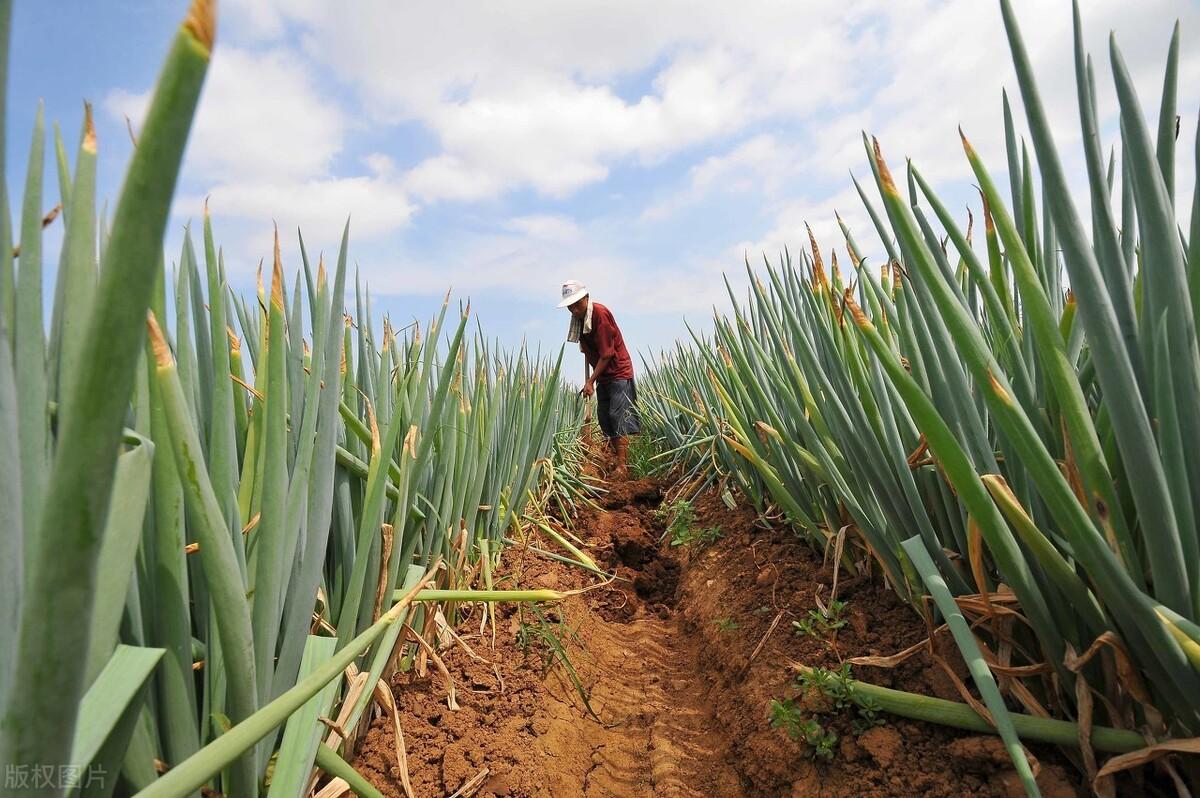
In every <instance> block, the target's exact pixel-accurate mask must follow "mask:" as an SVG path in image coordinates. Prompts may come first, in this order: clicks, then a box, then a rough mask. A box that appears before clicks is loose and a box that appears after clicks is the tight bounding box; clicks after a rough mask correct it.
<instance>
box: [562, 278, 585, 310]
mask: <svg viewBox="0 0 1200 798" xmlns="http://www.w3.org/2000/svg"><path fill="white" fill-rule="evenodd" d="M587 295H588V290H587V286H586V285H584V284H583V283H581V282H579V281H578V280H567V281H566V282H565V283H563V284H562V302H559V303H558V306H559V307H560V308H565V307H566V306H567V305H573V304H575V303H576V302H578V301H579V300H581V299H583V298H584V297H585V296H587Z"/></svg>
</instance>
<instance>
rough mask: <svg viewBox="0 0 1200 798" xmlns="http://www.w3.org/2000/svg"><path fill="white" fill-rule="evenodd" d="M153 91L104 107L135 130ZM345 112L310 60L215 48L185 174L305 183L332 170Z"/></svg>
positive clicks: (285, 53) (284, 52) (118, 95)
mask: <svg viewBox="0 0 1200 798" xmlns="http://www.w3.org/2000/svg"><path fill="white" fill-rule="evenodd" d="M148 104H149V93H148V92H147V93H141V94H133V93H130V92H128V91H124V90H117V91H114V92H113V93H111V94H110V95H109V97H108V100H107V102H106V106H107V107H108V109H109V110H110V111H111V112H112V113H113V114H114V115H115V116H117V117H118V118H119V117H120V116H121V115H128V116H129V117H130V118H131V119H132V120H133V121H134V126H135V129H136V128H137V127H139V126H140V120H141V119H142V117H143V116H144V115H145V111H146V107H147V105H148ZM346 128H347V122H346V119H345V117H344V115H343V112H342V111H341V110H340V109H339V108H338V105H337V104H336V103H335V102H332V101H331V99H330V98H329V97H326V96H323V95H322V94H321V93H320V92H319V91H318V90H317V88H316V85H315V78H314V76H313V75H312V70H311V65H310V63H309V61H308V59H306V58H304V57H302V56H301V55H300V54H299V53H297V52H295V51H293V50H288V49H286V48H278V49H271V50H266V51H259V52H252V51H247V50H242V49H238V48H236V47H218V48H216V49H215V50H214V53H213V63H212V67H211V69H210V72H209V76H208V78H207V80H206V82H205V86H204V93H203V94H202V96H201V101H200V107H199V111H198V112H197V115H196V121H195V124H194V126H193V128H192V132H191V136H190V139H189V146H188V161H187V166H188V172H189V174H191V175H204V176H205V177H206V178H209V179H216V180H232V179H236V180H272V179H278V178H288V179H297V178H299V179H303V178H308V177H314V176H322V175H325V174H327V173H328V170H329V167H330V164H331V162H332V160H333V158H334V157H335V156H336V155H337V154H338V152H339V151H340V150H341V148H342V144H343V140H344V137H345V133H346Z"/></svg>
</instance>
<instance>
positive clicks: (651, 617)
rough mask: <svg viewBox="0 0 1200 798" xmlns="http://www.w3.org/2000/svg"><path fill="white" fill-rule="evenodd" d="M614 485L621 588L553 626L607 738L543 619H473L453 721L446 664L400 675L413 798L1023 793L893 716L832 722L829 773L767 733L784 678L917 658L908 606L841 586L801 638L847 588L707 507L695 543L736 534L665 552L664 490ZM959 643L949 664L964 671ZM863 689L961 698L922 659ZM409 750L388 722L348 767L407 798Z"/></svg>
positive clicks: (574, 608)
mask: <svg viewBox="0 0 1200 798" xmlns="http://www.w3.org/2000/svg"><path fill="white" fill-rule="evenodd" d="M608 488H609V492H608V493H607V494H606V495H605V496H604V497H603V500H602V502H601V504H602V505H603V509H602V510H601V511H599V512H596V511H588V512H585V513H583V514H582V516H581V517H580V518H579V519H577V521H576V527H575V529H576V532H577V534H579V536H580V537H581V538H583V539H584V540H585V541H586V543H587V544H588V547H589V550H590V551H591V553H592V556H593V557H595V559H596V560H597V561H598V562H600V563H602V564H603V565H604V566H605V567H607V568H608V569H610V570H611V571H614V572H615V573H616V575H617V577H618V579H617V580H616V581H614V582H613V583H611V584H610V585H608V586H605V587H601V588H595V589H592V590H588V591H586V592H583V593H581V594H578V595H573V596H571V597H570V598H569V599H568V600H567V601H565V602H563V603H562V604H561V605H560V606H558V607H554V608H551V609H549V610H548V612H547V614H548V615H549V616H550V617H551V619H552V620H555V619H561V620H562V621H563V622H565V624H566V625H568V626H569V627H570V628H571V629H572V630H574V632H573V635H574V636H573V637H572V636H570V635H568V640H567V641H566V645H567V652H568V655H569V657H570V660H571V663H572V665H573V666H574V668H575V670H576V672H577V673H578V677H579V679H580V680H581V682H582V684H583V686H584V688H585V690H586V692H587V694H588V695H589V697H590V705H591V707H592V709H594V711H595V713H596V715H598V716H599V721H597V720H596V719H595V718H593V717H591V716H590V715H589V714H588V712H587V709H586V707H585V706H584V702H583V701H582V699H581V697H580V695H579V693H578V692H577V690H576V689H575V687H574V685H573V683H572V681H571V680H570V679H569V677H568V673H567V671H566V669H565V668H564V667H563V666H562V665H561V664H556V665H554V666H552V667H551V668H549V669H548V670H546V671H544V670H543V662H544V658H545V655H546V649H545V647H544V646H540V645H530V646H527V647H526V648H525V649H522V648H521V647H520V646H518V644H517V640H518V633H519V631H520V629H521V620H522V618H524V619H525V620H526V621H530V620H532V616H531V615H530V614H529V612H528V611H527V610H526V611H524V612H521V611H518V610H517V609H516V608H514V607H499V608H498V610H497V616H498V617H497V624H496V629H495V635H494V637H495V642H494V646H493V642H492V637H493V632H492V629H491V628H490V627H489V629H488V630H487V631H486V632H485V633H484V634H483V635H482V636H481V635H480V619H479V616H478V614H476V615H474V616H472V617H470V618H468V619H467V620H465V621H464V622H463V623H461V624H460V625H459V627H458V633H459V635H460V636H461V637H462V638H463V640H464V641H465V642H466V644H467V645H469V646H470V647H471V649H473V651H474V652H475V654H476V655H477V656H478V657H480V659H476V658H473V657H472V656H471V655H470V654H469V653H468V652H467V651H466V650H465V648H464V647H463V646H460V645H452V646H451V647H450V648H447V649H445V650H444V651H442V657H443V659H444V661H445V663H446V666H447V668H448V669H449V672H450V674H451V676H452V678H453V680H454V683H455V685H456V688H457V698H458V703H459V705H460V708H459V709H458V710H456V711H451V710H450V709H448V708H447V701H446V695H447V691H446V684H445V679H444V677H442V676H440V675H439V674H438V672H437V671H436V669H434V668H433V667H430V669H429V675H428V676H427V677H425V678H423V679H418V678H416V677H414V676H412V675H411V674H401V675H398V676H397V677H396V679H395V680H394V681H393V684H392V689H393V692H394V694H395V696H396V701H397V704H398V705H399V708H400V716H401V717H400V720H401V726H402V729H403V733H404V737H405V743H406V747H407V751H408V767H409V770H410V772H411V777H412V783H413V786H414V792H415V794H416V796H417V798H431V797H432V796H437V797H438V798H441V797H442V796H448V795H451V794H453V793H455V791H456V790H459V789H460V788H461V787H462V786H463V785H464V783H468V782H470V781H471V780H472V779H473V778H476V777H479V774H481V773H482V772H484V771H485V770H486V771H487V773H486V775H485V776H482V777H481V778H480V786H479V787H478V788H477V789H476V790H475V791H469V792H466V793H464V794H465V795H477V796H481V797H482V798H492V797H493V796H507V797H508V798H569V797H571V796H581V797H583V798H601V797H606V798H640V796H680V797H683V796H687V797H689V798H690V797H696V798H699V797H705V798H758V797H759V796H781V797H782V796H809V795H812V796H829V797H836V796H910V795H929V796H1018V795H1023V791H1022V790H1021V789H1020V786H1019V784H1018V782H1017V781H1016V778H1015V774H1014V773H1013V769H1012V766H1011V763H1010V762H1009V761H1008V758H1007V755H1006V753H1005V751H1004V749H1003V748H1002V747H1001V746H1000V745H999V743H998V740H996V739H995V738H992V737H990V736H979V735H972V734H969V733H965V732H957V731H955V730H952V729H948V728H945V727H940V726H935V725H931V724H926V723H919V722H913V721H907V720H903V719H899V718H888V720H887V722H886V723H885V725H882V726H877V727H875V728H872V729H869V730H867V731H866V732H864V733H862V734H859V735H856V734H855V733H854V731H853V730H852V729H851V716H850V714H849V713H848V712H846V713H840V714H839V713H834V714H828V715H824V714H823V715H820V718H821V720H822V722H823V723H824V724H825V725H826V727H827V728H830V729H833V730H834V731H836V732H837V733H838V735H839V743H838V746H837V751H836V753H835V755H834V757H833V758H832V759H831V760H830V761H823V760H814V759H812V758H809V757H807V756H806V755H805V753H804V748H803V747H802V746H801V745H800V744H799V743H797V742H794V741H792V740H790V739H788V737H787V736H786V735H785V734H784V733H783V732H782V731H781V730H778V729H772V728H770V726H769V723H768V716H769V707H770V703H771V700H772V699H782V698H786V697H796V696H797V691H796V689H795V688H794V682H793V681H792V676H793V674H792V673H791V672H790V671H789V666H790V665H791V664H792V663H795V662H801V663H804V664H807V665H811V666H818V665H820V666H825V667H837V665H838V663H839V662H840V660H841V659H844V658H849V657H854V656H861V655H888V654H893V653H895V652H898V651H900V650H903V649H905V648H907V647H908V646H910V645H912V644H914V643H916V642H919V641H920V640H921V639H922V638H923V637H924V636H925V629H924V626H923V625H922V624H921V623H920V621H919V620H918V619H917V618H916V616H915V615H914V614H913V612H912V610H911V608H909V607H907V606H905V605H903V604H902V603H901V602H900V601H899V600H898V599H897V598H896V596H895V595H894V594H892V593H891V592H889V591H887V590H886V589H885V588H883V587H882V586H880V585H878V584H876V583H875V582H874V581H872V580H869V579H858V580H857V581H856V580H854V579H847V578H846V577H845V574H844V573H843V575H842V577H841V579H840V586H839V588H838V597H839V598H841V599H842V600H845V601H846V602H847V607H846V611H845V617H846V618H847V620H848V623H847V625H846V626H845V627H844V628H842V629H840V630H838V632H837V634H836V637H835V638H834V639H833V640H830V641H824V642H823V641H820V640H816V639H814V638H812V637H809V636H798V635H796V634H794V633H793V629H792V624H791V622H792V621H793V620H797V619H802V618H804V617H805V616H806V614H807V612H808V610H809V609H812V608H813V607H814V606H815V604H814V595H819V596H820V597H821V598H822V599H823V600H828V598H829V592H830V587H831V582H832V576H833V575H832V570H831V569H830V568H829V567H828V566H826V565H823V564H822V560H821V557H820V555H819V554H818V553H815V552H814V551H813V550H812V549H811V548H810V547H809V546H808V545H807V544H805V543H804V542H803V541H801V540H800V539H799V538H797V537H796V536H795V535H794V534H793V533H792V532H790V531H786V530H780V529H775V528H769V527H765V526H763V525H761V524H759V523H758V522H756V519H755V515H754V513H753V512H752V511H751V510H749V509H748V508H744V507H739V509H737V510H734V511H731V510H729V509H728V508H726V507H725V506H724V504H722V503H721V502H720V500H719V499H718V498H717V497H715V496H703V497H701V498H700V499H698V500H697V502H696V517H695V520H694V522H693V523H694V526H695V527H696V528H707V527H711V526H714V525H719V526H720V527H721V529H722V531H723V533H724V534H723V537H721V538H720V539H719V540H718V541H717V542H715V543H713V544H710V545H703V544H695V545H692V546H687V547H682V546H681V547H671V546H669V545H668V543H667V542H666V541H661V542H660V538H661V537H662V536H663V535H664V528H663V524H662V522H661V521H660V520H659V519H657V518H656V516H655V513H654V510H655V509H657V508H658V507H659V505H660V503H661V492H660V491H661V486H660V485H659V484H658V483H656V482H654V481H652V480H641V481H630V482H625V483H619V484H610V485H609V486H608ZM535 542H536V543H537V545H539V546H545V547H547V548H552V547H553V544H551V543H549V542H548V541H535ZM504 567H505V569H506V572H507V574H508V575H509V576H510V577H511V578H512V580H513V581H514V582H517V583H519V584H521V585H522V586H527V587H550V588H555V589H558V590H575V589H580V588H584V587H588V586H589V585H594V583H595V580H594V578H592V577H591V576H590V575H589V574H587V573H585V572H583V571H581V570H578V569H574V568H571V567H569V566H565V565H562V564H559V563H555V562H552V561H548V560H546V559H542V558H539V557H537V556H536V555H534V554H533V553H531V552H526V551H522V550H516V549H514V550H509V551H508V552H506V554H505V561H504ZM559 613H561V615H558V614H559ZM939 645H940V644H939ZM949 646H950V647H949V648H948V649H947V650H946V657H945V659H946V660H947V661H949V662H952V663H956V662H960V658H959V657H958V656H957V653H956V652H954V651H953V650H952V643H951V644H949ZM756 649H759V650H758V652H757V655H755V654H754V652H755V650H756ZM543 673H544V674H545V675H543ZM855 676H856V677H857V678H862V679H866V680H868V681H872V682H875V683H878V684H884V685H887V686H894V687H899V688H902V689H906V690H910V691H915V692H924V693H928V694H932V695H939V696H942V697H946V698H953V699H957V698H958V695H957V693H956V692H955V690H954V687H953V686H952V685H951V683H950V681H949V680H948V679H947V677H946V676H945V674H944V673H943V672H942V671H941V670H939V669H937V668H935V667H933V666H931V664H930V663H929V661H928V660H927V659H926V658H925V657H924V656H923V655H922V656H917V657H913V658H911V659H909V660H908V661H907V662H905V663H903V664H902V665H900V666H899V667H897V668H895V669H892V670H884V669H879V668H858V669H856V670H855ZM799 698H800V699H801V700H802V701H803V702H804V704H805V706H806V707H808V708H809V709H812V710H822V709H825V707H820V706H813V705H812V704H813V703H814V701H813V699H814V698H818V697H813V696H800V697H799ZM819 698H823V697H819ZM816 703H820V701H819V700H817V701H816ZM395 750H396V749H395V742H394V740H393V737H392V731H391V723H390V721H389V720H387V719H383V718H379V719H376V720H375V721H374V722H373V724H372V726H371V729H370V731H369V733H368V734H367V736H366V738H365V739H364V741H363V743H362V745H360V747H359V752H358V755H357V758H356V759H355V762H354V766H355V767H356V768H357V769H358V770H359V772H361V773H363V775H364V776H366V777H367V778H368V779H370V780H371V781H372V782H373V783H374V784H375V785H376V786H377V787H379V788H380V789H381V790H382V791H383V792H384V794H386V795H388V796H403V795H404V791H403V789H402V787H401V784H400V780H399V772H398V768H397V766H396V754H395ZM1033 754H1034V755H1035V756H1036V757H1037V758H1038V760H1039V766H1040V775H1039V778H1038V781H1039V784H1040V785H1041V788H1042V792H1043V795H1046V796H1053V797H1056V798H1057V797H1065V796H1075V795H1083V794H1084V792H1083V791H1082V790H1081V789H1080V788H1079V786H1078V784H1079V778H1078V776H1077V775H1076V773H1075V771H1074V770H1073V769H1072V768H1071V766H1070V765H1069V764H1067V763H1066V762H1065V761H1064V760H1063V759H1062V758H1061V757H1060V756H1059V755H1058V753H1057V752H1056V751H1054V750H1053V749H1042V748H1038V747H1034V749H1033Z"/></svg>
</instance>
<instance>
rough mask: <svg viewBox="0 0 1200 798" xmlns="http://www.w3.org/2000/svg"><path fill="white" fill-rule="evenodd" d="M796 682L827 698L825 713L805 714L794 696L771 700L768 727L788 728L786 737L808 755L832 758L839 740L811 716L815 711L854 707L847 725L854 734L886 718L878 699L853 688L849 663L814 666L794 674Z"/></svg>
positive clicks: (851, 709)
mask: <svg viewBox="0 0 1200 798" xmlns="http://www.w3.org/2000/svg"><path fill="white" fill-rule="evenodd" d="M796 686H797V687H798V688H799V689H800V690H801V691H803V692H808V691H812V690H816V691H819V692H821V693H822V694H823V695H825V696H826V697H828V698H829V699H830V704H831V705H832V706H831V707H830V709H829V712H828V713H814V714H813V715H806V714H805V713H804V710H803V709H802V708H801V707H800V705H799V704H798V703H797V702H796V699H794V698H785V699H783V700H782V701H779V700H772V701H771V718H770V720H771V728H772V729H783V730H784V731H786V732H787V735H788V737H790V738H791V739H793V740H795V741H797V742H800V743H803V744H804V747H805V754H806V755H808V756H811V757H816V758H820V759H831V758H832V757H833V746H834V745H835V744H836V743H837V740H838V737H837V734H836V733H835V732H834V731H833V730H832V729H827V728H826V727H825V726H824V725H822V724H821V722H820V721H819V720H818V719H817V718H816V717H815V716H814V715H816V714H838V713H845V712H848V711H853V712H854V717H853V719H852V720H851V721H850V728H851V730H852V731H853V732H854V734H856V735H858V734H862V733H863V732H865V731H866V730H867V729H869V728H871V727H872V726H879V725H882V724H883V723H884V722H885V721H884V719H883V718H881V717H880V714H881V713H882V712H883V708H882V707H881V706H880V705H879V702H878V701H876V700H875V699H873V698H871V697H870V696H866V695H863V694H861V693H860V692H859V691H858V690H856V689H855V683H854V679H853V677H852V676H851V675H850V664H849V663H842V666H841V667H840V668H838V669H837V670H828V669H826V668H813V669H812V670H811V671H809V672H807V673H802V674H800V676H799V677H797V679H796Z"/></svg>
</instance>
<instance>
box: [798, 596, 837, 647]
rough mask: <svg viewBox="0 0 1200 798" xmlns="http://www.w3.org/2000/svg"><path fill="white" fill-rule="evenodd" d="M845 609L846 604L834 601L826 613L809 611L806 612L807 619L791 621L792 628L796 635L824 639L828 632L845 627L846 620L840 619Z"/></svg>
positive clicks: (815, 610) (814, 610) (817, 610)
mask: <svg viewBox="0 0 1200 798" xmlns="http://www.w3.org/2000/svg"><path fill="white" fill-rule="evenodd" d="M845 609H846V602H844V601H838V600H837V599H834V600H833V601H831V602H829V609H828V610H827V611H826V612H821V610H819V609H811V610H809V611H808V616H807V617H805V618H802V619H800V620H798V621H792V628H793V629H795V631H796V634H798V635H809V636H811V637H817V638H824V637H825V636H826V635H827V634H829V633H830V632H836V631H837V630H838V629H841V628H842V627H843V626H845V625H846V619H845V618H843V617H842V612H843V611H844V610H845Z"/></svg>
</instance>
